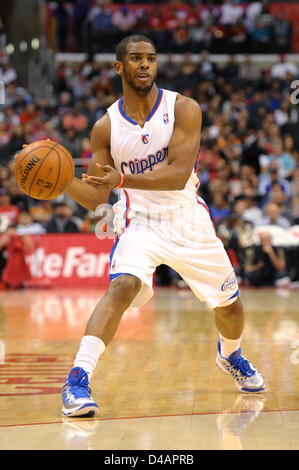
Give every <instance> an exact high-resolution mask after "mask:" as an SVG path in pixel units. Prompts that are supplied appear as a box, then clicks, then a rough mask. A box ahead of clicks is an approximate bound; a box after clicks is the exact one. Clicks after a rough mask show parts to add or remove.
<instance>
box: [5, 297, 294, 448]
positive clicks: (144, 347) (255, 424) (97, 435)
mask: <svg viewBox="0 0 299 470" xmlns="http://www.w3.org/2000/svg"><path fill="white" fill-rule="evenodd" d="M102 294H103V293H101V292H100V293H99V292H98V291H95V290H86V289H85V290H82V291H80V290H27V291H26V290H23V291H6V292H1V293H0V449H1V450H5V449H25V450H29V449H34V450H37V449H43V450H46V449H48V450H54V449H58V450H59V449H74V450H75V449H106V450H123V449H134V450H137V449H143V450H156V449H157V450H161V449H173V450H178V449H183V450H186V449H205V450H209V449H252V450H253V449H259V450H260V449H273V450H274V449H286V450H287V449H288V450H295V449H297V450H298V449H299V327H298V319H299V291H297V290H275V289H263V290H255V289H247V290H246V289H242V290H241V298H242V300H243V303H244V306H245V310H246V327H245V332H244V336H243V342H242V348H243V353H244V354H245V355H246V356H247V357H248V358H249V359H250V360H251V361H252V362H253V363H254V364H255V365H256V366H257V367H258V368H259V369H260V370H261V372H262V373H263V375H264V378H265V382H266V386H267V389H266V391H265V392H264V393H263V394H259V395H252V394H242V393H239V392H238V390H237V388H236V387H235V385H234V383H233V381H232V379H231V378H230V377H229V376H226V375H225V374H223V373H222V372H220V371H219V370H218V368H217V366H216V364H215V356H216V348H217V332H216V329H215V326H214V316H213V313H211V312H209V311H208V309H207V308H206V307H205V305H204V304H202V303H200V302H199V301H198V300H197V299H196V298H195V297H194V295H193V294H192V293H191V291H189V290H188V291H184V290H181V291H177V290H173V289H162V288H160V289H156V292H155V296H154V298H153V299H152V300H151V301H150V302H149V303H148V304H147V305H146V306H144V307H143V308H140V309H129V310H128V311H127V312H126V314H125V315H124V317H123V319H122V322H121V325H120V328H119V330H118V332H117V335H116V337H115V338H114V340H113V342H112V343H111V344H110V346H109V347H108V348H107V350H106V351H105V354H104V356H103V358H102V359H101V360H100V361H99V364H98V367H97V369H96V371H95V373H94V376H93V378H92V382H91V388H92V392H93V396H94V398H95V399H96V401H97V402H98V404H99V408H100V412H99V415H98V416H97V417H94V418H75V419H74V418H73V419H72V418H64V417H62V415H61V387H62V386H63V384H64V380H65V378H66V376H67V374H68V371H69V369H70V368H71V367H72V364H73V359H74V355H75V354H76V352H77V348H78V345H79V342H80V339H81V336H82V334H83V332H84V327H85V324H86V322H87V320H88V318H89V315H90V313H91V311H92V309H93V307H94V306H95V304H96V303H97V301H98V300H99V298H100V297H101V296H102Z"/></svg>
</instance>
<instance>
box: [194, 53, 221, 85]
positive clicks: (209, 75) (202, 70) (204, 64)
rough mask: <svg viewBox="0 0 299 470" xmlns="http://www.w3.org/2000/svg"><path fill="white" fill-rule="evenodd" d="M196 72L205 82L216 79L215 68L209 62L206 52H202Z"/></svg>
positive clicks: (214, 65) (213, 64)
mask: <svg viewBox="0 0 299 470" xmlns="http://www.w3.org/2000/svg"><path fill="white" fill-rule="evenodd" d="M198 72H199V75H200V77H201V78H203V79H207V80H213V79H214V78H216V75H217V66H216V64H215V63H214V62H212V61H211V60H210V55H209V53H208V51H202V53H201V56H200V60H199V65H198Z"/></svg>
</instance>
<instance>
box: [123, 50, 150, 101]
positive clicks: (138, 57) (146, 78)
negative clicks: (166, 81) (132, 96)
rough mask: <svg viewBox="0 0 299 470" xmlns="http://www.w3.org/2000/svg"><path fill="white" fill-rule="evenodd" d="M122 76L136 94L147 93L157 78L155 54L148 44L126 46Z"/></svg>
mask: <svg viewBox="0 0 299 470" xmlns="http://www.w3.org/2000/svg"><path fill="white" fill-rule="evenodd" d="M122 74H123V78H124V79H125V80H126V82H127V83H128V85H129V86H130V87H131V88H132V89H133V90H134V91H136V93H138V94H141V95H146V94H147V93H149V91H150V90H151V88H152V86H153V84H154V82H155V79H156V76H157V53H156V51H155V49H154V47H153V46H152V45H151V44H150V43H148V42H136V43H131V44H128V45H127V54H126V57H125V60H124V62H123V64H122Z"/></svg>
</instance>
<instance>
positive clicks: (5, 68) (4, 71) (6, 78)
mask: <svg viewBox="0 0 299 470" xmlns="http://www.w3.org/2000/svg"><path fill="white" fill-rule="evenodd" d="M16 78H17V73H16V71H15V69H14V68H13V67H12V65H11V64H10V63H9V61H8V60H6V61H5V62H2V65H1V66H0V80H1V81H2V82H3V83H4V85H6V86H7V85H9V84H10V83H14V82H15V80H16Z"/></svg>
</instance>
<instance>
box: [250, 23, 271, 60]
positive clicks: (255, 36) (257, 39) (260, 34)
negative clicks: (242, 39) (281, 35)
mask: <svg viewBox="0 0 299 470" xmlns="http://www.w3.org/2000/svg"><path fill="white" fill-rule="evenodd" d="M251 40H252V51H253V52H255V53H263V54H267V53H269V52H270V51H271V47H270V46H271V29H270V26H269V25H268V24H265V23H264V22H263V21H262V20H261V19H259V18H258V19H257V20H256V23H255V26H254V28H253V31H252V34H251Z"/></svg>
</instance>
